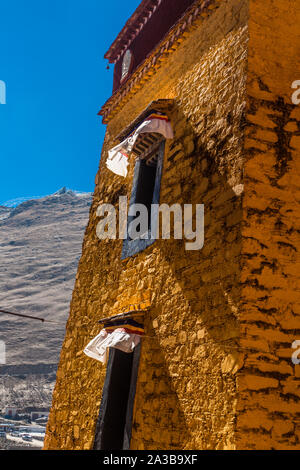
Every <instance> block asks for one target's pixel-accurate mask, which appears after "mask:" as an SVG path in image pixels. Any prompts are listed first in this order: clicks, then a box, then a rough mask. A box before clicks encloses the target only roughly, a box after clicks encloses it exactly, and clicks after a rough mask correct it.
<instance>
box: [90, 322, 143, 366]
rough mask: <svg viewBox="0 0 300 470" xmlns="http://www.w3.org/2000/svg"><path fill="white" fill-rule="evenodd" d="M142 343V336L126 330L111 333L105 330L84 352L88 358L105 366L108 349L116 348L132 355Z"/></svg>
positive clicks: (118, 329) (121, 329) (119, 329)
mask: <svg viewBox="0 0 300 470" xmlns="http://www.w3.org/2000/svg"><path fill="white" fill-rule="evenodd" d="M140 341H141V336H140V335H137V334H131V333H128V332H126V331H125V330H124V328H117V329H116V330H114V331H113V332H111V333H108V332H107V331H106V330H105V329H103V330H101V331H100V333H99V334H98V335H97V336H96V337H95V338H93V339H92V341H90V342H89V344H88V345H87V346H86V347H85V348H84V350H83V352H84V353H85V354H86V355H87V356H89V357H92V358H93V359H96V360H97V361H100V362H103V364H105V363H106V360H107V349H108V348H116V349H120V350H121V351H123V352H126V353H131V352H132V351H133V350H134V348H135V347H136V346H137V345H138V344H139V342H140Z"/></svg>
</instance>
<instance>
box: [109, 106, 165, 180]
mask: <svg viewBox="0 0 300 470" xmlns="http://www.w3.org/2000/svg"><path fill="white" fill-rule="evenodd" d="M144 133H150V134H151V133H155V134H161V135H163V136H164V137H165V138H166V139H173V137H174V133H173V129H172V126H171V123H170V121H169V119H168V117H167V116H165V115H160V114H151V115H150V116H149V117H147V118H146V120H145V121H144V122H142V124H140V125H139V126H138V128H137V129H136V130H135V131H134V132H133V133H132V134H130V136H129V137H127V139H125V140H124V141H123V142H121V143H120V144H118V145H116V146H115V147H113V148H112V149H111V150H109V151H108V158H107V160H106V166H107V168H108V169H109V170H111V171H112V172H113V173H115V174H116V175H120V176H123V177H126V176H127V167H128V157H129V153H130V152H132V151H133V149H134V145H135V143H136V141H137V139H138V137H139V135H140V134H144Z"/></svg>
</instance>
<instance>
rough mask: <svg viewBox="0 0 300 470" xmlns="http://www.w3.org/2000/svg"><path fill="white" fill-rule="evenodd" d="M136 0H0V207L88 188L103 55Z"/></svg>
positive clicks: (105, 91) (97, 139)
mask: <svg viewBox="0 0 300 470" xmlns="http://www.w3.org/2000/svg"><path fill="white" fill-rule="evenodd" d="M139 3H140V0H110V1H103V0H84V1H82V0H0V51H1V52H0V80H3V81H5V83H6V86H7V95H6V101H7V103H6V104H5V105H1V104H0V178H1V180H0V183H1V184H0V204H1V202H5V201H6V200H9V199H13V198H15V197H19V196H34V195H44V194H50V193H52V192H54V191H56V190H57V189H59V188H60V187H62V186H68V187H70V188H72V189H77V190H81V191H93V189H94V178H95V174H96V171H97V168H98V164H99V158H100V151H101V146H102V142H103V137H104V132H105V126H104V125H103V124H102V120H101V117H100V116H97V113H98V111H99V109H100V108H101V106H102V104H103V103H104V102H105V101H106V99H107V98H108V97H109V96H110V94H111V91H112V72H113V65H110V70H106V66H107V61H106V60H104V59H103V55H104V53H105V52H106V51H107V49H108V47H109V46H110V44H111V43H112V41H113V40H114V39H115V37H116V35H117V34H118V32H119V31H120V30H121V28H122V27H123V26H124V23H125V21H126V20H127V19H128V18H129V16H130V15H131V14H132V13H133V11H134V10H135V9H136V7H137V6H138V5H139Z"/></svg>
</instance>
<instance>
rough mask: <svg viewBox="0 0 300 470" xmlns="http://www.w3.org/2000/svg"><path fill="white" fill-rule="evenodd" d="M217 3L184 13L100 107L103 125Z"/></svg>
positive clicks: (198, 5)
mask: <svg viewBox="0 0 300 470" xmlns="http://www.w3.org/2000/svg"><path fill="white" fill-rule="evenodd" d="M219 3H220V0H204V1H198V2H195V3H194V4H193V5H192V6H191V7H190V8H189V9H188V10H187V11H186V12H185V14H184V15H183V16H182V17H181V18H180V19H179V20H178V22H177V23H175V25H174V26H173V27H172V28H171V29H170V30H169V32H168V33H167V34H166V36H165V37H164V39H162V41H161V42H160V43H159V44H158V46H157V47H156V48H155V49H154V51H152V53H151V54H149V56H148V57H147V58H146V59H145V60H144V62H142V64H141V65H140V66H139V67H138V69H137V70H136V71H135V72H134V73H133V74H132V76H131V77H129V79H128V80H127V81H126V82H125V83H124V84H123V85H121V87H120V88H119V89H118V90H117V91H116V92H115V93H114V94H113V95H112V96H111V97H110V98H109V99H108V100H107V101H106V103H105V104H104V105H103V106H102V108H101V110H100V112H99V113H98V114H99V115H101V116H103V124H107V123H108V122H109V121H110V120H111V119H112V118H113V116H114V115H115V114H116V113H117V112H118V110H119V109H120V107H121V105H123V103H124V100H125V98H126V99H129V98H128V95H130V93H132V92H133V90H134V89H136V88H138V84H139V83H140V82H141V81H142V83H144V82H145V81H146V80H148V79H150V77H151V76H152V75H153V71H154V69H156V68H158V67H159V66H160V63H161V62H162V61H163V60H164V59H165V58H166V57H167V56H168V54H170V53H172V52H173V51H175V50H176V47H177V45H178V44H180V43H181V42H182V41H183V36H184V35H185V34H186V33H187V32H188V31H189V30H190V29H193V26H194V23H195V22H196V21H197V20H198V19H199V18H200V17H201V16H207V15H208V14H209V10H212V9H213V8H216V7H217V6H218V5H219ZM140 86H141V85H140Z"/></svg>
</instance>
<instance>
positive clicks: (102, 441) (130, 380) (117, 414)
mask: <svg viewBox="0 0 300 470" xmlns="http://www.w3.org/2000/svg"><path fill="white" fill-rule="evenodd" d="M139 354H140V345H138V346H137V347H136V348H135V349H134V351H133V352H132V353H125V352H123V351H120V350H119V349H116V348H111V349H110V351H109V360H108V364H107V372H106V379H105V384H104V387H103V394H102V401H101V406H100V412H99V418H98V422H97V427H96V435H95V442H94V449H95V450H118V449H129V447H130V439H131V424H132V413H133V404H134V397H135V389H136V380H137V372H138V363H139Z"/></svg>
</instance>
